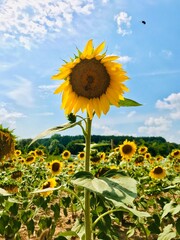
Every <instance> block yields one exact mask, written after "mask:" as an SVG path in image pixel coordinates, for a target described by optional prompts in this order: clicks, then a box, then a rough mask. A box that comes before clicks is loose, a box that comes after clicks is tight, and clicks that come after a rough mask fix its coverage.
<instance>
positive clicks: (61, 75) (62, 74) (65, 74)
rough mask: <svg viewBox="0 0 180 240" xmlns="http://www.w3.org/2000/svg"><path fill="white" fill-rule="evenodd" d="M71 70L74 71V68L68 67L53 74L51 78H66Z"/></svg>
mask: <svg viewBox="0 0 180 240" xmlns="http://www.w3.org/2000/svg"><path fill="white" fill-rule="evenodd" d="M71 72H72V70H71V69H69V68H67V69H66V70H64V71H63V72H60V73H58V74H56V75H54V76H52V77H51V79H53V80H60V79H65V78H67V76H68V75H70V73H71Z"/></svg>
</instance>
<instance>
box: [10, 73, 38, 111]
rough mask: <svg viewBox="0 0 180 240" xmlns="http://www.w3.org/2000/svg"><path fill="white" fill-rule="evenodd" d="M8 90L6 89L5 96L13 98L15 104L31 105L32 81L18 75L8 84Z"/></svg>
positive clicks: (32, 101)
mask: <svg viewBox="0 0 180 240" xmlns="http://www.w3.org/2000/svg"><path fill="white" fill-rule="evenodd" d="M9 86H10V88H11V89H10V90H8V91H7V93H6V96H7V97H9V98H10V99H12V100H14V101H15V102H16V104H18V105H20V106H23V107H32V106H33V103H34V99H33V96H32V93H33V91H32V83H31V81H30V80H28V79H26V78H22V77H20V76H18V77H16V80H15V81H13V82H11V83H10V84H9Z"/></svg>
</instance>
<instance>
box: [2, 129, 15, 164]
mask: <svg viewBox="0 0 180 240" xmlns="http://www.w3.org/2000/svg"><path fill="white" fill-rule="evenodd" d="M12 132H13V131H10V130H9V129H8V128H3V126H2V125H0V161H1V160H2V159H3V158H9V157H11V156H12V155H13V154H14V151H15V138H16V137H15V136H14V135H13V133H12Z"/></svg>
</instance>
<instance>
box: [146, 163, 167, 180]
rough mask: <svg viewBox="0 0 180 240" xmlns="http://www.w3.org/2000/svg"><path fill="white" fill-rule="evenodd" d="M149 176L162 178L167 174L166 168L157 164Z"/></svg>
mask: <svg viewBox="0 0 180 240" xmlns="http://www.w3.org/2000/svg"><path fill="white" fill-rule="evenodd" d="M149 176H150V177H151V178H155V179H162V178H164V177H165V176H166V171H165V169H164V168H162V167H160V166H156V167H155V168H153V169H152V170H151V171H150V173H149Z"/></svg>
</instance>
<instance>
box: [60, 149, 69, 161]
mask: <svg viewBox="0 0 180 240" xmlns="http://www.w3.org/2000/svg"><path fill="white" fill-rule="evenodd" d="M70 156H71V153H70V151H68V150H64V151H63V153H62V159H64V160H66V159H69V158H70Z"/></svg>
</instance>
